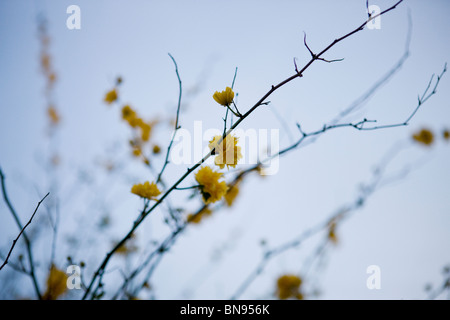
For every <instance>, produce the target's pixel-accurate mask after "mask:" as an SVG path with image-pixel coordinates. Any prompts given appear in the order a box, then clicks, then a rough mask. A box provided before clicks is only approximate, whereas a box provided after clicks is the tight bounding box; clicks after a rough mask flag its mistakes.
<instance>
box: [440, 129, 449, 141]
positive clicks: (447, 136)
mask: <svg viewBox="0 0 450 320" xmlns="http://www.w3.org/2000/svg"><path fill="white" fill-rule="evenodd" d="M442 135H443V136H444V139H445V140H449V139H450V132H449V131H448V130H445V131H444V133H443V134H442Z"/></svg>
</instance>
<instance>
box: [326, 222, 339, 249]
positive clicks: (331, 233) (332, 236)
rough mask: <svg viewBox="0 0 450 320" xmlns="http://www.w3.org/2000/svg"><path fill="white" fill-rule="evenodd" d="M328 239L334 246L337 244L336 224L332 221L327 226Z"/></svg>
mask: <svg viewBox="0 0 450 320" xmlns="http://www.w3.org/2000/svg"><path fill="white" fill-rule="evenodd" d="M328 239H329V240H330V241H331V242H333V243H334V244H336V243H337V242H338V238H337V236H336V222H334V221H332V222H331V223H330V224H329V225H328Z"/></svg>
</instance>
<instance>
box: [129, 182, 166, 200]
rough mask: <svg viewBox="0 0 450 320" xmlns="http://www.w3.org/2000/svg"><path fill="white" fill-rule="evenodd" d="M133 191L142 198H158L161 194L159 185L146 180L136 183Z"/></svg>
mask: <svg viewBox="0 0 450 320" xmlns="http://www.w3.org/2000/svg"><path fill="white" fill-rule="evenodd" d="M131 193H134V194H136V195H138V196H140V197H142V198H146V199H150V200H156V197H157V196H159V195H160V194H161V191H159V189H158V186H157V185H156V184H155V183H154V182H152V183H150V182H148V181H146V182H145V183H143V184H142V183H139V184H135V185H134V186H133V187H132V188H131Z"/></svg>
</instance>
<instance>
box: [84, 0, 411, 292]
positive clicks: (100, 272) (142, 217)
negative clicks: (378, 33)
mask: <svg viewBox="0 0 450 320" xmlns="http://www.w3.org/2000/svg"><path fill="white" fill-rule="evenodd" d="M401 2H403V0H399V1H398V2H396V3H395V4H394V5H393V6H391V7H390V8H388V9H386V10H384V11H382V12H380V13H379V14H377V15H374V16H372V17H370V18H369V19H367V20H366V21H364V22H363V23H362V24H361V25H360V26H358V27H357V28H356V29H354V30H353V31H351V32H349V33H347V34H345V35H344V36H342V37H340V38H337V39H335V40H334V41H333V42H331V43H330V44H329V45H328V46H327V47H326V48H325V49H323V50H322V51H321V52H320V53H319V54H317V57H316V58H311V60H310V61H309V62H308V63H306V65H305V66H304V67H303V68H302V69H301V70H299V72H297V73H296V74H294V75H292V76H290V77H289V78H287V79H285V80H284V81H282V82H280V83H278V84H277V85H272V87H271V89H270V90H269V91H268V92H267V93H266V94H265V95H264V96H263V97H261V98H260V99H259V100H258V101H257V102H256V104H254V105H253V107H251V108H250V109H249V110H248V111H247V112H246V113H244V114H243V115H242V116H241V117H239V119H238V120H237V121H236V122H235V123H234V124H233V125H232V126H231V127H230V129H228V130H227V132H226V134H224V135H223V136H222V138H221V139H219V141H218V144H220V143H221V142H222V141H223V139H224V138H225V137H226V136H227V135H228V134H230V133H231V132H232V131H233V130H234V129H235V128H236V127H237V126H239V125H240V124H241V122H242V121H244V120H245V119H246V118H247V117H248V116H249V115H250V114H251V113H253V111H255V110H256V109H257V108H258V107H259V106H261V105H263V104H264V102H265V101H266V99H267V98H268V97H269V96H270V95H272V93H274V92H275V91H276V90H278V89H279V88H281V87H283V86H284V85H286V84H287V83H289V82H291V81H292V80H294V79H296V78H299V77H301V76H302V75H303V73H304V72H305V71H306V70H307V69H308V68H309V67H310V66H311V65H312V64H313V63H314V62H315V61H316V60H318V59H317V58H320V57H321V56H322V55H323V54H324V53H325V52H327V51H328V50H330V49H331V48H332V47H334V46H335V45H336V44H338V43H339V42H341V41H343V40H345V39H346V38H348V37H350V36H352V35H353V34H355V33H357V32H359V31H361V30H363V29H364V26H365V25H366V24H367V22H369V21H371V20H372V19H375V18H376V17H378V16H381V15H383V14H385V13H387V12H389V11H391V10H393V9H395V8H396V7H397V6H398V5H399V4H400V3H401ZM213 152H214V149H213V150H211V151H210V152H208V153H207V154H206V155H205V156H204V157H203V158H202V159H201V160H200V161H199V162H197V163H196V164H194V165H193V166H192V167H190V168H188V169H187V171H186V172H185V173H184V174H183V175H182V176H181V177H180V178H179V179H178V180H177V181H176V182H175V183H174V184H173V185H172V186H171V187H170V188H169V189H167V190H166V192H165V193H164V194H163V195H162V196H161V197H160V199H159V201H157V202H156V203H155V204H154V205H153V206H151V207H150V208H149V209H146V210H143V211H142V213H141V215H140V217H139V218H138V219H137V220H136V221H135V223H134V224H133V226H132V227H131V229H130V230H129V231H128V233H127V234H126V235H125V236H124V237H123V238H122V240H121V241H119V242H118V243H117V245H116V246H114V248H112V249H111V251H109V252H108V253H107V254H106V257H105V258H104V259H103V261H102V262H101V263H100V266H99V267H98V268H97V270H96V271H95V273H94V275H93V276H92V278H91V281H90V283H89V286H88V288H87V289H86V292H85V293H84V295H83V297H82V299H83V300H84V299H86V298H87V297H88V296H89V295H91V296H92V294H91V293H92V292H91V290H92V289H93V287H94V284H95V283H96V281H97V279H98V277H99V276H100V275H103V273H104V270H105V268H106V266H107V265H108V263H109V261H110V259H111V257H112V256H113V255H114V254H115V253H116V251H117V250H118V249H119V248H120V247H121V246H122V245H123V244H124V243H125V242H126V241H127V240H128V239H130V237H131V235H132V234H133V233H134V231H135V230H136V229H137V228H138V227H139V225H140V224H141V223H142V222H143V221H144V220H145V218H146V217H147V216H148V215H149V214H150V213H151V212H153V210H155V209H156V208H157V207H158V206H159V205H160V204H161V203H162V202H163V201H164V200H165V199H166V198H167V197H168V196H169V194H170V193H171V192H172V191H173V190H175V189H176V188H177V187H178V185H179V184H180V183H181V182H183V181H184V179H186V178H187V177H188V176H189V175H190V174H191V173H192V172H193V171H195V170H196V169H197V168H198V167H199V166H201V165H202V164H203V163H204V162H205V161H206V160H208V159H209V157H211V156H212V155H213ZM94 291H95V290H94Z"/></svg>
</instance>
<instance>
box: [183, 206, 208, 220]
mask: <svg viewBox="0 0 450 320" xmlns="http://www.w3.org/2000/svg"><path fill="white" fill-rule="evenodd" d="M211 213H212V210H211V209H209V208H208V207H205V208H203V209H202V210H201V211H200V212H199V213H197V214H192V213H191V214H188V216H187V222H192V223H200V221H202V219H203V218H205V217H206V216H210V215H211Z"/></svg>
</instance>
